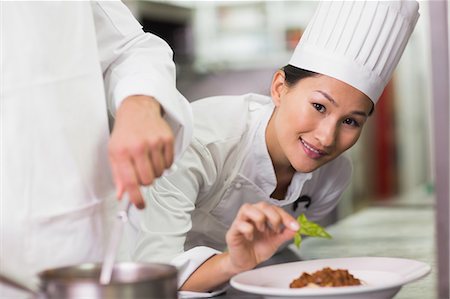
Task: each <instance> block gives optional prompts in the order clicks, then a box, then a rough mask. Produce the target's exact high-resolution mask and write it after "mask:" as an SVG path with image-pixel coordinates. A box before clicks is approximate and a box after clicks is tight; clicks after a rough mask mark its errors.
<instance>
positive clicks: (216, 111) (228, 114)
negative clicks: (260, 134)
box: [191, 94, 271, 144]
mask: <svg viewBox="0 0 450 299" xmlns="http://www.w3.org/2000/svg"><path fill="white" fill-rule="evenodd" d="M270 103H271V99H270V97H267V96H263V95H258V94H244V95H237V96H215V97H208V98H203V99H200V100H197V101H195V102H193V103H191V106H192V111H193V114H194V137H195V138H196V139H197V140H199V141H200V142H201V143H203V144H208V143H215V142H223V141H227V140H233V139H239V138H240V137H241V136H242V135H243V134H244V133H245V132H247V130H248V129H249V127H250V126H251V125H252V123H253V121H254V119H255V113H252V112H253V111H258V110H262V109H263V107H264V106H266V105H268V104H270ZM256 114H257V113H256Z"/></svg>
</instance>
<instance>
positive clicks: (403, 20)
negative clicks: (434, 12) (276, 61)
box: [289, 1, 419, 103]
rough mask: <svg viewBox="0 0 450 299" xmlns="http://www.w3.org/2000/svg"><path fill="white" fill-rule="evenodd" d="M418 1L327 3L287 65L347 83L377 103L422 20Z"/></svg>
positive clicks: (320, 10)
mask: <svg viewBox="0 0 450 299" xmlns="http://www.w3.org/2000/svg"><path fill="white" fill-rule="evenodd" d="M418 8H419V4H418V3H417V2H416V1H324V2H320V4H319V6H318V8H317V11H316V13H315V15H314V16H313V18H312V20H311V21H310V23H309V25H308V27H307V28H306V30H305V32H304V34H303V36H302V38H301V40H300V42H299V44H298V45H297V47H296V49H295V51H294V54H293V55H292V58H291V60H290V61H289V64H291V65H293V66H296V67H298V68H302V69H305V70H309V71H313V72H316V73H320V74H324V75H327V76H330V77H333V78H336V79H338V80H340V81H343V82H345V83H347V84H349V85H351V86H353V87H355V88H357V89H358V90H360V91H361V92H363V93H364V94H365V95H367V96H368V97H369V98H370V99H371V100H372V101H373V102H374V103H376V102H377V100H378V98H379V97H380V95H381V93H382V92H383V90H384V88H385V86H386V84H387V83H388V81H389V79H390V77H391V75H392V72H393V71H394V68H395V67H396V66H397V64H398V61H399V59H400V57H401V55H402V53H403V50H404V49H405V46H406V44H407V42H408V39H409V37H410V35H411V33H412V31H413V29H414V26H415V25H416V22H417V19H418V18H419V13H418Z"/></svg>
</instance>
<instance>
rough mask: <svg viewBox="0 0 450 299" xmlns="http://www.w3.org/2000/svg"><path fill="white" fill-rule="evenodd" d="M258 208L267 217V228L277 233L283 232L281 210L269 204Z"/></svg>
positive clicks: (258, 205) (260, 205) (261, 204)
mask: <svg viewBox="0 0 450 299" xmlns="http://www.w3.org/2000/svg"><path fill="white" fill-rule="evenodd" d="M256 207H257V208H258V209H259V210H260V211H261V212H262V213H264V215H265V218H266V219H267V220H266V223H267V226H268V227H269V228H270V229H272V230H273V231H274V232H276V233H280V232H281V231H282V230H283V219H282V216H281V214H280V211H279V210H280V209H279V208H278V207H275V206H273V205H269V204H267V203H260V204H257V205H256Z"/></svg>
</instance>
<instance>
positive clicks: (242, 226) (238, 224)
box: [231, 220, 255, 241]
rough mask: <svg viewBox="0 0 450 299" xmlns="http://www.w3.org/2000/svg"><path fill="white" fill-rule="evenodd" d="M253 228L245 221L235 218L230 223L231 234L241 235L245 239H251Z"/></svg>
mask: <svg viewBox="0 0 450 299" xmlns="http://www.w3.org/2000/svg"><path fill="white" fill-rule="evenodd" d="M254 230H255V228H254V226H253V225H252V224H250V223H248V222H247V221H244V220H237V221H235V222H234V223H233V225H232V229H231V234H232V235H235V236H238V235H242V236H244V238H245V239H246V240H247V241H253V237H254V236H253V235H254Z"/></svg>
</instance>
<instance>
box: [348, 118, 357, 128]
mask: <svg viewBox="0 0 450 299" xmlns="http://www.w3.org/2000/svg"><path fill="white" fill-rule="evenodd" d="M344 124H346V125H349V126H352V127H359V126H360V125H359V123H358V122H357V121H356V120H354V119H353V118H346V119H345V120H344Z"/></svg>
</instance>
